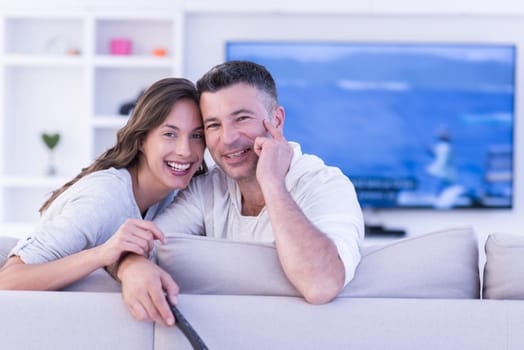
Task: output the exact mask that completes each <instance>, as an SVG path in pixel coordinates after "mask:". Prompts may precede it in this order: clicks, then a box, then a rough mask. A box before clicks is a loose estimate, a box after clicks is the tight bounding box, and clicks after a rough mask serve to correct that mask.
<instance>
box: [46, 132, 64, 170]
mask: <svg viewBox="0 0 524 350" xmlns="http://www.w3.org/2000/svg"><path fill="white" fill-rule="evenodd" d="M42 141H44V144H45V145H46V147H47V149H48V150H49V164H48V166H47V172H46V173H47V175H49V176H53V175H56V165H55V159H54V149H55V148H56V146H57V145H58V142H59V141H60V134H59V133H53V134H50V133H46V132H43V133H42Z"/></svg>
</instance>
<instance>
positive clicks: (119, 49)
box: [110, 38, 133, 55]
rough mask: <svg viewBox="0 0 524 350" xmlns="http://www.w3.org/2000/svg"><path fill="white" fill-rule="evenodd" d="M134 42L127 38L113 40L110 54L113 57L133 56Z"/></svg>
mask: <svg viewBox="0 0 524 350" xmlns="http://www.w3.org/2000/svg"><path fill="white" fill-rule="evenodd" d="M132 50H133V42H132V41H131V39H127V38H114V39H111V45H110V52H111V54H112V55H131V53H132Z"/></svg>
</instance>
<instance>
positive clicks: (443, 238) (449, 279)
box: [158, 227, 480, 299]
mask: <svg viewBox="0 0 524 350" xmlns="http://www.w3.org/2000/svg"><path fill="white" fill-rule="evenodd" d="M361 253H362V260H361V262H360V265H359V266H358V267H357V270H356V273H355V277H354V279H353V281H351V282H350V283H349V284H348V285H347V286H346V288H344V290H343V291H342V293H341V294H340V296H341V297H396V298H453V299H456V298H479V295H480V277H479V269H478V243H477V238H476V235H475V234H474V232H473V229H472V228H470V227H464V228H455V229H449V230H442V231H437V232H432V233H428V234H424V235H420V236H416V237H412V238H406V239H401V240H398V241H395V242H394V243H389V244H385V245H374V246H367V245H364V246H362V247H361ZM158 263H159V265H160V266H161V267H163V268H164V269H165V270H166V271H168V272H169V273H170V274H171V275H172V276H173V278H174V279H175V281H177V283H178V285H179V287H180V291H181V293H186V294H229V295H273V296H298V295H299V294H298V292H297V290H296V289H295V288H294V287H293V286H292V285H291V283H290V282H289V281H288V279H287V278H286V276H285V275H284V272H283V271H282V268H281V266H280V263H279V260H278V256H277V253H276V249H275V246H274V245H273V244H267V243H255V242H238V241H228V240H223V239H213V238H208V237H199V236H191V235H184V234H175V235H170V238H169V239H168V243H167V244H164V245H160V246H159V247H158Z"/></svg>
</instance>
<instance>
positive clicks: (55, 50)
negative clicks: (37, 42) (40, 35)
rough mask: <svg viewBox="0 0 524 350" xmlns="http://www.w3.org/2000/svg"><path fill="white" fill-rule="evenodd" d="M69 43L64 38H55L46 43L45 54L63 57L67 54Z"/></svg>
mask: <svg viewBox="0 0 524 350" xmlns="http://www.w3.org/2000/svg"><path fill="white" fill-rule="evenodd" d="M67 47H68V43H67V40H66V38H64V37H63V36H59V35H57V36H53V37H52V38H50V39H49V40H47V41H46V43H45V48H44V52H45V53H47V54H51V55H63V54H65V53H67Z"/></svg>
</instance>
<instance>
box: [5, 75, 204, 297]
mask: <svg viewBox="0 0 524 350" xmlns="http://www.w3.org/2000/svg"><path fill="white" fill-rule="evenodd" d="M204 147H205V144H204V130H203V125H202V119H201V116H200V110H199V107H198V94H197V91H196V89H195V87H194V85H193V83H191V82H190V81H189V80H185V79H176V78H167V79H163V80H160V81H157V82H156V83H154V84H153V85H152V86H151V87H150V88H149V89H147V90H146V91H145V93H144V94H143V95H142V97H141V98H140V99H139V100H138V102H137V105H136V107H135V109H134V111H133V114H132V116H131V118H130V119H129V121H128V123H127V124H126V125H125V126H124V127H123V128H122V129H120V131H119V132H118V134H117V143H116V145H115V146H113V147H112V148H110V149H109V150H107V151H106V152H105V153H103V154H102V155H101V156H100V157H99V158H98V159H97V160H96V161H95V162H94V163H93V164H91V165H90V166H89V167H87V168H85V169H83V170H82V171H81V172H80V174H78V175H77V176H76V177H75V178H74V179H73V180H72V181H70V182H68V183H66V184H65V185H64V186H63V187H62V188H59V189H58V190H56V191H54V192H53V193H52V195H51V196H50V198H49V199H48V200H47V201H46V202H45V203H44V204H43V206H42V208H40V213H41V214H42V216H41V219H40V222H39V224H38V225H37V228H36V230H35V232H34V233H33V234H32V235H30V236H29V237H28V238H27V239H26V240H21V241H20V242H18V244H17V245H16V247H15V248H14V249H13V250H12V251H11V257H10V258H9V259H8V260H7V262H6V264H5V265H4V266H3V267H2V269H0V289H29V290H57V289H61V288H63V287H64V286H66V285H68V284H70V283H72V282H75V281H77V280H79V279H81V278H83V277H84V276H86V275H88V274H90V273H91V272H93V271H95V270H97V269H98V268H100V267H104V266H108V265H111V264H113V263H115V262H117V261H118V260H119V258H120V257H121V256H122V254H124V253H126V252H132V253H136V254H142V255H147V254H148V253H149V251H150V250H151V249H152V247H153V242H154V240H161V241H163V240H164V236H163V234H162V232H160V231H159V230H158V228H157V227H156V226H155V225H154V224H153V223H152V222H151V221H150V220H152V219H153V218H154V217H155V216H156V215H157V214H158V213H159V212H160V211H161V210H162V209H163V208H164V207H165V206H166V205H167V204H168V203H169V202H171V200H172V199H173V197H174V194H175V193H174V190H177V189H181V188H184V187H186V186H187V185H188V183H189V181H190V180H191V178H192V176H193V175H195V174H197V173H201V172H205V171H206V167H205V164H204V162H203V153H204Z"/></svg>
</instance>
